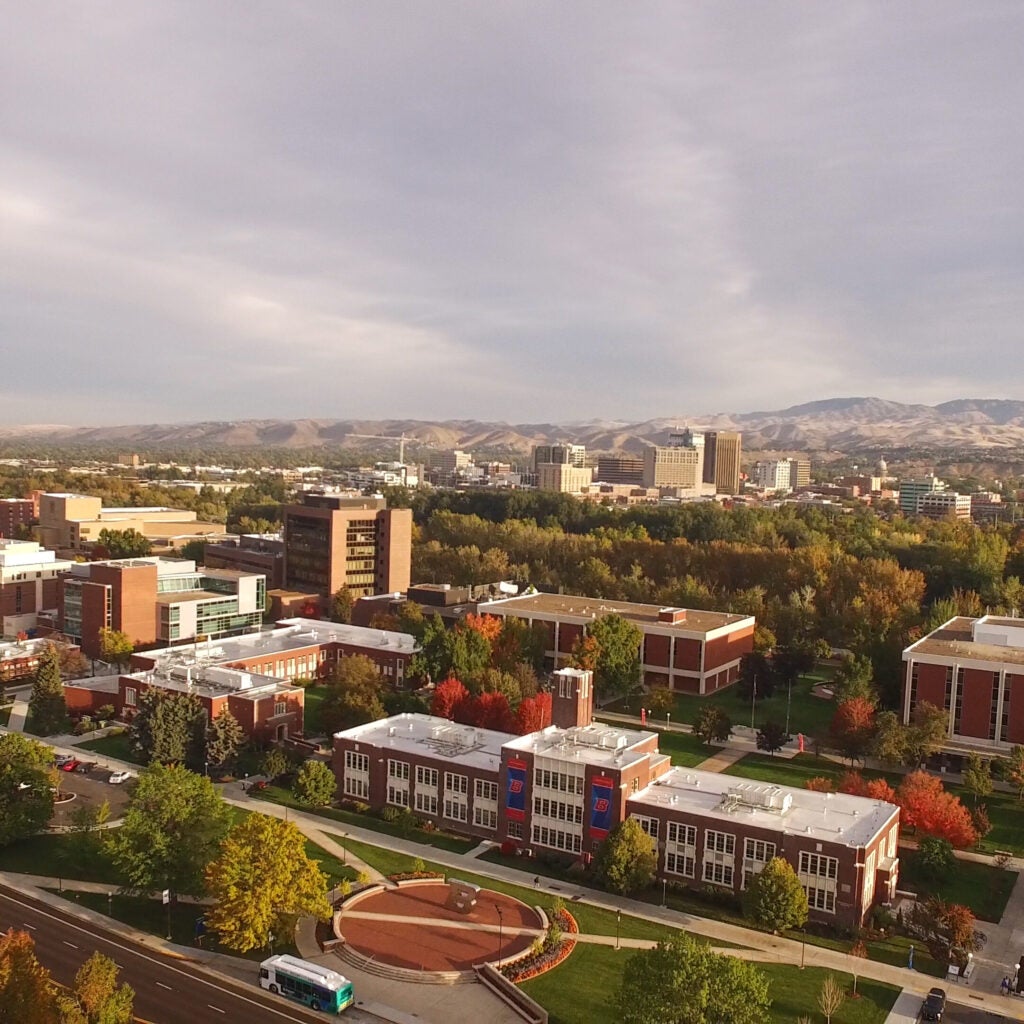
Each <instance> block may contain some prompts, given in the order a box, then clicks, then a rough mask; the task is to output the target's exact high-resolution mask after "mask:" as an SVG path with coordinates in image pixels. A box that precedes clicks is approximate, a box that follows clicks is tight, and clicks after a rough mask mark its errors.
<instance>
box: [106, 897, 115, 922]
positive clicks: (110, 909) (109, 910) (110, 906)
mask: <svg viewBox="0 0 1024 1024" xmlns="http://www.w3.org/2000/svg"><path fill="white" fill-rule="evenodd" d="M113 916H114V894H113V893H112V892H108V893H107V917H113Z"/></svg>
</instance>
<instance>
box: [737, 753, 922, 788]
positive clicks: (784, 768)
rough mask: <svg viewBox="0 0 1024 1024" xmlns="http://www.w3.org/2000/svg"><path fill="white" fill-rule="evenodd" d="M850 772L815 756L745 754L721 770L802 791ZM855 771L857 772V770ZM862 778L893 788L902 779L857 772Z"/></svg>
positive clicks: (887, 773) (883, 773)
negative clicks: (882, 781)
mask: <svg viewBox="0 0 1024 1024" xmlns="http://www.w3.org/2000/svg"><path fill="white" fill-rule="evenodd" d="M849 770H850V766H849V765H845V764H839V763H838V762H837V761H832V760H830V759H829V758H827V757H818V756H817V755H815V754H797V755H796V756H795V757H792V758H789V757H772V756H770V755H769V754H746V755H745V756H744V757H741V758H740V759H739V760H738V761H737V762H736V763H735V764H732V765H729V767H728V768H726V769H724V771H723V772H722V774H723V775H738V776H740V777H741V778H745V779H755V780H756V781H758V782H775V783H778V784H779V785H780V786H795V787H796V788H798V789H803V788H804V787H805V785H806V783H807V782H808V780H810V779H813V778H815V777H817V776H819V775H820V776H823V777H825V778H828V779H832V780H833V781H835V782H838V781H839V779H840V778H841V777H842V776H843V775H844V774H845V773H846V772H848V771H849ZM858 770H859V769H858ZM861 774H862V775H863V776H864V777H865V778H866V779H876V778H885V779H888V781H889V785H891V786H892V787H893V788H894V789H895V788H896V786H898V785H899V784H900V782H901V781H902V779H903V776H902V775H900V774H899V773H898V772H878V771H872V770H870V769H869V770H867V771H861Z"/></svg>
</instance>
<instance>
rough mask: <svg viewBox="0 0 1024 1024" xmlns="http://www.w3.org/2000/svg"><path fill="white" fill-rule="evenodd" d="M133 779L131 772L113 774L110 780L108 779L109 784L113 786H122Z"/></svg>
mask: <svg viewBox="0 0 1024 1024" xmlns="http://www.w3.org/2000/svg"><path fill="white" fill-rule="evenodd" d="M131 777H132V773H131V772H111V775H110V778H109V779H107V782H109V783H110V784H111V785H112V786H120V785H121V783H122V782H127V781H128V780H129V779H130V778H131Z"/></svg>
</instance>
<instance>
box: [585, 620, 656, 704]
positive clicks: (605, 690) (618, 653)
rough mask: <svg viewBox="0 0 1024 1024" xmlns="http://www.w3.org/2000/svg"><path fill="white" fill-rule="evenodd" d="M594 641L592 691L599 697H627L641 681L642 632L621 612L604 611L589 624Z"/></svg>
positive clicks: (589, 630) (589, 631) (589, 632)
mask: <svg viewBox="0 0 1024 1024" xmlns="http://www.w3.org/2000/svg"><path fill="white" fill-rule="evenodd" d="M587 632H588V635H589V636H590V637H592V638H593V639H594V640H595V641H596V642H597V660H596V664H595V666H594V691H595V693H596V694H598V695H600V696H601V697H626V696H629V695H630V694H632V693H633V692H635V690H636V689H637V687H638V686H639V685H640V644H641V642H642V641H643V633H641V632H640V629H639V628H638V627H637V626H635V625H634V624H633V623H632V622H630V621H629V620H628V619H624V618H623V617H622V616H621V615H614V614H613V615H605V616H604V617H603V618H600V619H597V620H595V621H594V622H592V623H591V624H590V627H589V628H588V631H587Z"/></svg>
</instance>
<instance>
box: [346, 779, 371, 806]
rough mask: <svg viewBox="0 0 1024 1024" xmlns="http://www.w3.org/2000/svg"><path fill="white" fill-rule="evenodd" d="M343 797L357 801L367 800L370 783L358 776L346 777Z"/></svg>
mask: <svg viewBox="0 0 1024 1024" xmlns="http://www.w3.org/2000/svg"><path fill="white" fill-rule="evenodd" d="M345 796H354V797H355V798H356V799H357V800H369V799H370V783H369V782H368V781H367V780H366V779H364V778H362V777H361V776H359V775H346V776H345Z"/></svg>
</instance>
